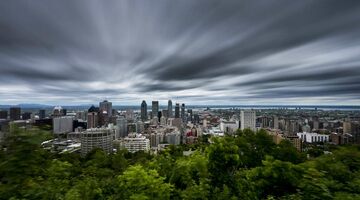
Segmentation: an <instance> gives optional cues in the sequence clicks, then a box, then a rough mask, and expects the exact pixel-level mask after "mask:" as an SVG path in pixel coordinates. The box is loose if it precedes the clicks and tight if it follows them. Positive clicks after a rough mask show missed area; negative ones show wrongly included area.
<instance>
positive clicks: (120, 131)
mask: <svg viewBox="0 0 360 200" xmlns="http://www.w3.org/2000/svg"><path fill="white" fill-rule="evenodd" d="M116 128H117V135H116V138H124V137H126V136H127V135H128V127H127V120H126V119H125V118H124V117H123V116H120V117H119V118H117V119H116Z"/></svg>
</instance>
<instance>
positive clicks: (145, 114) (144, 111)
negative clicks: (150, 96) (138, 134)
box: [141, 100, 148, 121]
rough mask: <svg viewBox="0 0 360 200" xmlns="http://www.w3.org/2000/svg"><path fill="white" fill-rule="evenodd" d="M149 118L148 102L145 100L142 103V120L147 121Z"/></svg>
mask: <svg viewBox="0 0 360 200" xmlns="http://www.w3.org/2000/svg"><path fill="white" fill-rule="evenodd" d="M147 119H148V116H147V104H146V101H145V100H143V101H142V103H141V120H142V121H146V120H147Z"/></svg>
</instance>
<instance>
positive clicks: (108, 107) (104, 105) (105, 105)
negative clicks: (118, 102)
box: [99, 100, 112, 117]
mask: <svg viewBox="0 0 360 200" xmlns="http://www.w3.org/2000/svg"><path fill="white" fill-rule="evenodd" d="M99 108H100V112H101V113H102V114H104V113H105V112H106V114H107V117H111V116H112V103H111V102H109V101H108V100H104V101H103V102H100V103H99Z"/></svg>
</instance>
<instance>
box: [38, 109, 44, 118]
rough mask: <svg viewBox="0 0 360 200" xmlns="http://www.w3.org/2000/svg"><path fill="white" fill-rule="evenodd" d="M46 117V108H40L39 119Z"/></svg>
mask: <svg viewBox="0 0 360 200" xmlns="http://www.w3.org/2000/svg"><path fill="white" fill-rule="evenodd" d="M44 118H45V110H44V109H42V110H39V119H44Z"/></svg>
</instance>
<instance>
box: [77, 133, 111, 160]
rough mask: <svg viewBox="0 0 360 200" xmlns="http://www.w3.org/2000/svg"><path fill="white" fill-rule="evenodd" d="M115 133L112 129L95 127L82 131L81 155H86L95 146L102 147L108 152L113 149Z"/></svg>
mask: <svg viewBox="0 0 360 200" xmlns="http://www.w3.org/2000/svg"><path fill="white" fill-rule="evenodd" d="M112 139H113V134H112V131H111V130H110V129H105V128H94V129H87V130H86V131H84V132H82V133H81V137H80V140H81V155H82V156H85V155H86V154H87V153H89V152H90V151H91V150H93V149H95V148H101V149H102V150H104V151H105V152H107V153H111V151H112Z"/></svg>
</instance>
